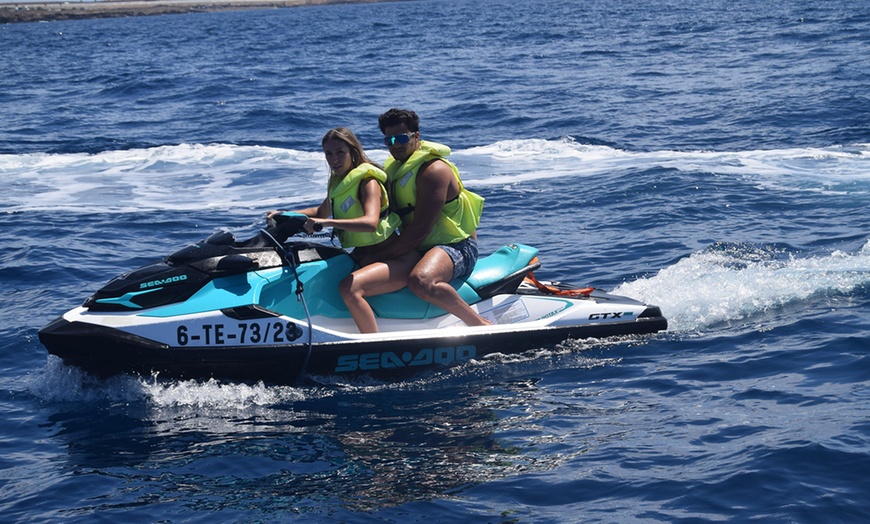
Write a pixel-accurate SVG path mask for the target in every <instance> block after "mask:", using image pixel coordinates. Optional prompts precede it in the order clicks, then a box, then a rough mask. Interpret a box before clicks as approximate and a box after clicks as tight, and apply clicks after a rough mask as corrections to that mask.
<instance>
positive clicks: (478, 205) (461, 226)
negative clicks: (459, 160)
mask: <svg viewBox="0 0 870 524" xmlns="http://www.w3.org/2000/svg"><path fill="white" fill-rule="evenodd" d="M449 154H450V148H449V147H447V146H445V145H442V144H437V143H435V142H428V141H425V140H421V141H420V147H419V148H418V149H417V150H416V151H414V153H413V154H411V157H410V158H408V160H406V161H405V162H404V163H402V162H399V161H398V160H396V159H395V158H393V157H390V158H388V159H387V160H386V162H384V170H385V171H386V172H387V176H388V177H389V178H388V179H389V182H388V183H389V185H390V190H391V191H392V198H393V210H394V211H395V212H396V213H397V214H398V215H399V216H400V217H402V225H403V226H406V227H407V226H408V224H410V223H411V222H413V221H414V208H415V206H416V205H417V173H418V172H419V171H420V167H421V166H422V165H423V164H425V163H427V162H430V161H432V160H441V161H442V162H444V163H446V164H447V165H448V166H450V169H451V170H452V171H453V176H455V177H456V181H457V182H458V183H459V195H458V196H457V197H456V198H454V199H453V200H451V201H449V202H446V203H445V204H444V207H443V208H442V209H441V215H440V216H439V217H438V220H437V221H436V222H435V226H434V227H433V228H432V232H431V233H429V235H428V236H427V237H426V238H425V239H423V241H422V242H420V245H418V246H417V249H418V250H421V251H424V250H426V249H429V248H430V247H432V246H437V245H443V244H454V243H456V242H460V241H462V240H465V239H466V238H468V237H470V236H471V235H472V234H473V233H474V231H475V230H476V229H477V226H478V225H479V224H480V215H481V213H482V212H483V200H484V199H483V197H482V196H480V195H478V194H476V193H473V192H471V191H469V190H467V189H465V186H464V185H462V179H461V178H460V177H459V170H458V169H457V168H456V166H455V165H453V163H452V162H450V161H449V160H447V159H446V158H444V157H446V156H447V155H449Z"/></svg>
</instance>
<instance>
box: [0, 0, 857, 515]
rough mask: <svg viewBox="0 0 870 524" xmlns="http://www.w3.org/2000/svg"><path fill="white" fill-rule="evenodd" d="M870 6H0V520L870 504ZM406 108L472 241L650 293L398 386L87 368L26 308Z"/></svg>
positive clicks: (288, 194)
mask: <svg viewBox="0 0 870 524" xmlns="http://www.w3.org/2000/svg"><path fill="white" fill-rule="evenodd" d="M868 34H870V5H867V4H865V3H860V2H846V1H845V0H829V1H821V0H819V1H809V2H773V1H768V0H762V1H757V2H745V1H737V2H714V1H701V2H689V3H686V2H683V3H674V2H668V1H664V0H652V1H650V2H616V3H614V2H599V1H594V0H593V1H589V2H571V1H564V0H563V1H553V0H534V1H530V2H524V3H518V2H512V1H511V2H508V1H501V0H480V1H477V2H473V3H472V2H464V1H460V0H440V1H432V0H421V1H409V2H386V3H377V4H359V5H353V4H351V5H333V6H309V7H299V8H292V9H273V10H261V11H241V12H225V13H198V14H189V15H167V16H154V17H138V18H121V19H94V20H79V21H64V22H46V23H28V24H15V25H4V26H0V47H2V49H3V52H2V53H0V70H2V75H0V116H2V125H0V180H2V181H3V191H2V196H0V230H2V235H0V285H2V289H3V291H2V294H0V417H2V418H0V419H2V421H3V423H2V424H0V521H2V522H56V521H63V522H89V523H90V522H117V521H124V522H130V523H135V522H208V523H212V522H291V521H292V522H296V521H300V522H333V521H334V522H402V523H405V522H559V523H561V522H669V523H670V522H708V521H709V522H719V521H732V522H742V521H749V520H757V521H760V522H826V523H830V522H861V521H865V520H867V519H868V518H870V505H868V503H867V501H866V499H867V493H868V492H870V477H868V474H867V472H868V471H870V422H868V420H870V393H868V391H870V388H868V385H870V378H868V377H870V361H868V342H870V340H868V334H870V321H868V319H867V314H866V313H867V311H868V307H870V289H868V283H870V216H868V211H867V208H868V204H870V97H868V90H867V86H868V85H870V45H868V39H867V35H868ZM394 106H397V107H407V108H411V109H414V110H415V111H417V112H418V113H419V114H420V116H421V134H422V136H423V137H424V138H426V139H429V140H433V141H437V142H441V143H445V144H447V145H449V146H450V147H451V148H452V150H453V154H452V156H451V158H452V159H453V160H454V161H455V163H456V164H457V165H458V166H459V168H460V170H461V171H462V174H463V181H464V182H465V183H466V185H467V186H468V187H469V188H471V189H472V190H474V191H476V192H478V193H480V194H481V195H483V196H484V197H485V198H486V207H485V211H484V216H483V221H482V224H481V228H480V230H479V237H480V245H481V251H482V252H483V253H484V254H487V253H490V252H492V251H495V250H496V249H498V247H499V246H501V245H503V244H506V243H510V242H522V243H526V244H531V245H535V246H536V247H538V248H539V249H540V250H541V253H540V259H541V262H542V264H543V266H542V268H541V269H540V270H538V271H537V272H536V274H537V276H538V277H540V278H546V279H550V280H561V281H567V282H572V283H575V284H577V285H582V286H586V285H591V286H595V287H599V288H602V289H605V290H609V291H613V292H615V293H618V294H623V295H627V296H631V297H634V298H637V299H640V300H643V301H647V302H650V303H654V304H657V305H659V306H661V308H662V311H663V312H664V314H665V315H666V316H667V317H668V319H669V321H670V328H669V330H668V331H667V332H666V333H661V334H657V335H653V336H643V337H625V338H617V339H608V340H583V341H577V340H566V341H564V342H563V343H561V344H558V345H555V346H542V347H538V348H532V349H531V351H529V352H527V353H524V354H522V355H519V356H511V357H507V356H505V357H497V358H490V359H486V360H482V361H474V362H471V363H468V364H466V365H463V366H460V367H457V368H454V369H452V370H450V371H449V372H445V373H440V374H428V375H422V376H419V377H415V378H413V379H411V380H408V381H403V382H395V383H394V382H377V381H373V380H364V379H361V380H355V381H351V382H348V381H346V380H343V379H339V378H336V377H328V376H322V377H310V379H309V380H308V381H307V382H306V383H304V384H299V385H295V386H287V385H284V386H275V385H270V384H262V383H261V384H256V383H254V384H240V383H232V382H225V381H201V382H196V381H172V380H167V379H164V378H161V377H159V376H156V377H129V376H119V377H114V378H109V379H95V378H93V377H90V376H87V375H85V374H83V373H82V372H81V371H79V370H77V369H75V368H71V367H67V366H65V365H64V364H62V363H61V362H60V361H59V360H58V359H56V358H54V357H49V356H48V355H47V353H46V351H45V349H44V348H43V347H42V346H41V345H40V343H39V341H38V339H37V337H36V333H37V331H38V329H39V328H40V327H42V326H44V325H45V324H46V323H48V322H49V321H51V320H52V319H53V318H55V317H56V316H58V315H60V314H61V313H62V312H64V311H65V310H67V309H70V308H72V307H74V306H77V305H79V304H80V303H81V302H82V301H83V300H84V299H85V298H86V297H87V296H88V295H89V294H90V293H91V292H93V291H94V290H96V289H97V288H99V287H100V286H102V285H103V284H104V283H105V282H107V281H108V280H109V279H110V278H112V277H114V276H116V275H118V274H120V273H123V272H125V271H127V270H129V269H132V268H135V267H137V266H140V265H143V264H145V263H149V262H152V261H154V260H159V259H160V258H161V257H163V256H165V255H166V254H168V253H170V252H172V251H175V250H177V249H179V248H181V247H183V246H185V245H188V244H190V243H192V242H196V241H198V240H201V239H203V238H205V237H206V236H208V235H209V234H211V233H212V232H215V231H220V230H227V231H231V232H234V233H236V234H237V235H247V234H253V232H255V231H256V230H257V228H259V227H261V226H262V225H263V221H264V216H265V212H266V211H268V210H270V209H277V208H284V209H293V208H299V207H303V206H308V205H311V204H314V203H316V202H318V201H319V200H320V199H322V198H323V195H324V193H325V181H326V175H327V166H326V164H325V162H324V159H323V157H322V153H321V152H320V150H319V144H320V138H321V137H322V136H323V134H324V133H325V132H326V130H328V129H329V128H331V127H336V126H347V127H350V128H352V129H353V130H354V131H355V132H356V133H357V134H358V136H360V138H361V140H362V141H363V144H364V145H365V147H366V148H367V150H368V151H369V152H370V153H371V155H372V156H373V157H374V158H375V159H376V160H378V161H383V159H385V158H386V155H387V152H386V148H385V147H384V146H383V145H382V142H381V135H380V132H379V130H378V128H377V116H378V114H380V113H381V112H383V111H385V110H386V109H388V108H390V107H394Z"/></svg>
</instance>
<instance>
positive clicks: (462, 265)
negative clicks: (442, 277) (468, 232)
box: [435, 237, 479, 279]
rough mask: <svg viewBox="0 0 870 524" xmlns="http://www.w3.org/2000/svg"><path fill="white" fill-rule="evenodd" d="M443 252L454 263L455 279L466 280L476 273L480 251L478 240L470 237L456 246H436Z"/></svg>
mask: <svg viewBox="0 0 870 524" xmlns="http://www.w3.org/2000/svg"><path fill="white" fill-rule="evenodd" d="M435 247H437V248H438V249H441V250H443V251H444V252H445V253H447V255H448V256H449V257H450V260H452V261H453V278H454V279H455V278H464V277H467V276H468V275H470V274H471V272H472V271H474V265H475V264H477V257H478V256H479V251H478V249H477V239H476V238H472V237H468V238H466V239H465V240H463V241H461V242H457V243H455V244H445V245H439V246H435Z"/></svg>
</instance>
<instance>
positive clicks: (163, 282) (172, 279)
mask: <svg viewBox="0 0 870 524" xmlns="http://www.w3.org/2000/svg"><path fill="white" fill-rule="evenodd" d="M182 280H187V275H176V276H174V277H169V278H164V279H161V280H152V281H150V282H142V283H141V284H139V289H148V288H149V287H156V286H163V285H166V284H174V283H176V282H181V281H182Z"/></svg>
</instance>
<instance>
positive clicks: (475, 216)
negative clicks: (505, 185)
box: [341, 109, 491, 326]
mask: <svg viewBox="0 0 870 524" xmlns="http://www.w3.org/2000/svg"><path fill="white" fill-rule="evenodd" d="M378 127H380V130H381V132H382V133H383V134H384V143H385V144H386V145H387V147H388V148H389V150H390V155H391V156H390V158H388V159H387V160H386V162H384V170H385V171H386V172H387V175H388V180H387V185H388V187H389V190H390V193H391V194H390V202H391V205H392V206H393V208H394V211H395V212H396V213H397V214H398V215H399V216H400V217H401V218H402V225H401V226H400V232H401V234H400V235H399V237H398V239H397V240H396V241H395V242H392V243H390V244H389V245H387V246H385V247H384V248H383V249H380V250H378V251H377V253H373V254H372V255H371V256H372V257H375V258H376V259H377V260H379V261H381V262H382V263H383V264H386V265H387V266H389V270H384V269H383V266H382V265H381V266H379V265H375V266H373V267H372V269H371V272H370V274H369V275H364V276H362V277H361V278H360V279H358V281H357V282H356V283H350V286H349V287H348V286H345V287H344V288H343V289H342V290H341V291H342V295H343V296H344V297H345V298H346V301H347V299H348V297H355V299H356V300H357V301H358V302H357V303H358V304H359V305H360V307H363V306H362V302H364V297H365V296H371V295H377V294H381V293H387V292H389V291H394V290H396V289H401V287H404V285H407V286H408V288H409V289H410V290H411V291H412V292H413V293H414V294H415V295H417V296H418V297H420V298H422V299H423V300H426V301H427V302H430V303H432V304H434V305H436V306H438V307H440V308H441V309H444V310H445V311H447V312H449V313H452V314H453V315H455V316H457V317H459V319H461V320H462V321H463V322H465V323H466V324H467V325H469V326H483V325H489V324H490V323H491V322H489V321H488V320H486V319H484V318H483V317H481V316H480V315H479V314H477V312H475V311H474V310H473V309H472V308H471V307H470V306H469V305H468V304H467V303H466V302H465V301H464V300H463V299H462V297H460V296H459V293H457V292H456V290H455V289H453V286H451V285H450V281H451V280H453V279H454V278H460V277H465V276H468V275H469V274H471V271H472V270H473V269H474V264H475V263H476V262H477V257H478V248H477V235H476V234H475V230H476V229H477V226H478V224H479V223H480V214H481V211H482V210H483V198H481V197H480V196H478V195H476V194H474V193H472V192H471V191H468V190H467V189H465V187H464V186H463V185H462V181H461V180H460V177H459V171H458V170H457V169H456V166H454V165H453V164H452V163H451V162H449V161H448V160H446V159H445V158H444V157H446V156H447V155H449V154H450V148H448V147H447V146H444V145H441V144H436V143H434V142H427V141H425V140H421V139H420V119H419V117H418V116H417V114H416V113H414V112H413V111H410V110H405V109H390V110H389V111H387V112H386V113H384V114H382V115H380V117H378ZM414 252H416V253H418V255H416V256H415V257H414V258H413V259H412V260H415V261H416V263H413V265H410V264H407V263H402V264H397V263H395V262H396V261H398V260H404V261H407V260H408V257H409V256H411V254H412V253H414ZM417 257H419V258H417ZM366 262H368V261H366V260H364V263H366ZM378 267H381V270H380V271H379V270H378ZM376 272H377V273H376ZM351 300H353V298H351ZM364 307H366V308H368V309H369V310H370V308H369V307H368V306H367V304H366V305H365V306H364ZM373 317H374V315H373V314H372V320H374V318H373Z"/></svg>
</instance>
